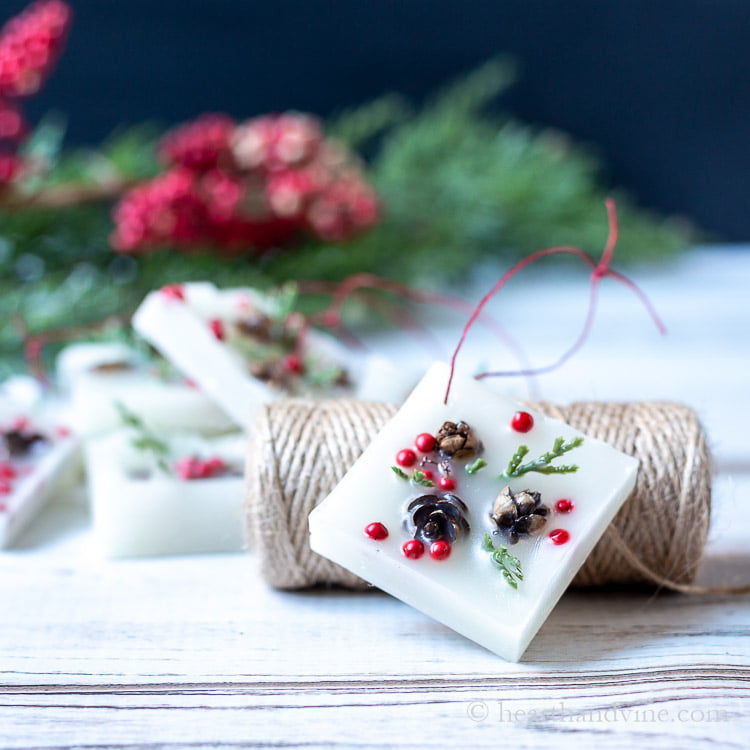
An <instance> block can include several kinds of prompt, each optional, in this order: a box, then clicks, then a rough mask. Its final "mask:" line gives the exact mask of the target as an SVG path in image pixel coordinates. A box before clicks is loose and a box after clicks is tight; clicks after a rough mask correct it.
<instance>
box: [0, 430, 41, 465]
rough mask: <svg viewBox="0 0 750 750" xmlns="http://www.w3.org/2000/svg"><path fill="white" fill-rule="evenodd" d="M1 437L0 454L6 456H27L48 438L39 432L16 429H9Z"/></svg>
mask: <svg viewBox="0 0 750 750" xmlns="http://www.w3.org/2000/svg"><path fill="white" fill-rule="evenodd" d="M1 437H2V446H1V448H0V456H2V455H3V454H5V457H6V458H19V457H22V456H25V455H27V454H28V453H30V452H31V450H32V448H34V446H36V445H38V444H40V443H46V442H47V438H46V437H45V436H44V435H42V434H40V433H38V432H23V431H21V430H16V429H11V430H8V431H7V432H5V433H3V434H2V436H1Z"/></svg>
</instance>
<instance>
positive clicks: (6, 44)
mask: <svg viewBox="0 0 750 750" xmlns="http://www.w3.org/2000/svg"><path fill="white" fill-rule="evenodd" d="M71 15H72V13H71V9H70V6H68V4H67V3H65V2H63V0H37V2H35V3H32V4H31V5H29V6H28V7H27V8H26V9H25V10H24V11H22V12H21V13H20V14H19V15H17V16H14V17H13V18H11V19H10V20H9V21H8V22H7V23H6V24H5V25H4V26H3V27H2V29H0V150H1V152H0V186H2V185H3V184H6V183H8V182H11V181H12V180H14V179H16V178H17V177H18V176H19V174H21V171H22V167H23V161H22V159H21V158H20V157H18V156H16V155H14V154H13V153H12V151H13V149H14V148H15V147H16V146H17V144H18V143H19V142H20V141H21V140H22V139H23V137H24V136H25V135H26V132H27V130H28V129H27V126H26V122H25V120H24V117H23V113H22V111H21V107H20V105H19V104H18V102H17V101H16V100H17V99H19V98H22V97H26V96H31V95H33V94H36V93H37V91H39V89H40V88H41V86H42V84H43V83H44V81H45V80H46V79H47V77H48V76H49V74H50V73H51V72H52V69H53V67H54V65H55V63H56V62H57V58H58V57H59V56H60V52H61V51H62V48H63V45H64V43H65V37H66V36H67V33H68V28H69V26H70V19H71Z"/></svg>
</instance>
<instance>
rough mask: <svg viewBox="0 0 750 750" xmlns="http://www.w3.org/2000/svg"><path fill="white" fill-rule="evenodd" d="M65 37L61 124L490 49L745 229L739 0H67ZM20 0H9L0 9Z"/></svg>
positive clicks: (452, 59)
mask: <svg viewBox="0 0 750 750" xmlns="http://www.w3.org/2000/svg"><path fill="white" fill-rule="evenodd" d="M72 5H73V7H74V10H75V12H76V18H75V22H74V27H73V32H72V35H71V38H70V40H69V45H68V49H67V51H66V54H65V56H64V58H63V60H62V61H61V64H60V67H59V69H58V70H57V72H56V73H55V75H54V77H53V78H52V79H51V80H50V81H49V83H48V84H47V86H46V88H45V89H44V92H43V93H42V94H41V95H40V96H38V97H37V98H36V99H34V100H33V102H30V103H29V114H30V116H31V117H32V118H36V117H38V116H40V115H41V114H42V113H43V112H45V111H47V110H49V109H51V108H59V109H60V110H62V111H64V112H66V113H67V114H68V116H69V126H70V130H69V140H70V141H71V142H73V143H93V142H96V141H98V140H99V139H101V138H102V137H104V136H105V135H106V134H107V133H108V132H110V131H111V130H112V129H113V128H115V127H116V126H117V125H118V124H121V123H136V122H139V121H142V120H145V119H156V120H158V121H160V122H162V123H165V124H166V123H173V122H177V121H180V120H184V119H188V118H191V117H193V116H195V115H196V114H198V113H199V112H202V111H206V110H225V111H228V112H230V113H232V114H234V115H237V116H248V115H252V114H257V113H260V112H265V111H270V110H283V109H288V108H296V109H302V110H310V111H313V112H317V113H320V114H323V115H325V114H328V113H330V112H332V111H334V110H335V109H337V108H339V107H342V106H344V105H352V104H356V103H358V102H362V101H365V100H367V99H369V98H372V97H374V96H376V95H378V94H380V93H382V92H385V91H387V90H397V91H401V92H403V93H405V94H408V95H410V96H412V97H415V98H419V97H421V96H423V95H425V94H426V93H428V92H430V91H431V90H433V89H434V88H435V87H437V86H439V85H440V84H441V83H443V82H444V81H445V80H446V79H448V78H450V77H452V76H454V75H456V74H459V73H461V72H463V71H465V70H467V69H469V68H472V67H473V66H475V65H477V64H478V63H480V62H482V61H484V60H485V59H487V58H488V57H490V56H492V55H495V54H497V53H500V52H502V53H509V54H511V55H513V56H515V57H516V59H517V60H518V62H519V63H520V71H519V74H520V77H519V82H518V83H517V84H516V85H515V87H514V88H513V89H512V91H511V92H510V93H509V95H508V96H507V97H506V98H505V100H504V105H505V106H506V107H507V108H508V109H510V110H512V111H513V112H514V113H515V114H517V115H518V116H520V117H522V118H524V119H526V120H529V121H531V122H535V123H539V124H542V125H554V126H557V127H559V128H562V129H564V130H566V131H568V132H570V133H572V134H573V135H574V136H576V137H577V138H579V139H581V140H583V141H584V142H587V143H589V144H592V145H594V146H595V147H596V148H597V149H598V151H599V153H600V154H601V155H603V156H604V158H605V159H606V161H607V162H608V164H609V165H610V167H611V171H610V175H609V177H611V179H612V180H613V181H616V182H618V183H621V184H624V185H625V186H626V187H628V188H629V189H630V190H631V191H632V192H633V193H634V194H635V195H636V196H637V197H638V198H639V199H640V201H641V202H642V203H644V204H646V205H649V206H651V207H653V208H658V209H661V210H664V211H669V212H677V213H682V214H685V215H688V216H692V217H693V218H694V219H695V220H696V221H697V222H698V223H699V224H701V225H702V226H703V227H704V228H705V229H706V230H709V231H712V232H716V233H717V234H718V236H719V237H721V238H722V239H725V240H750V210H748V208H749V204H750V190H748V182H749V180H748V175H750V138H749V135H750V51H748V44H749V40H750V3H748V2H746V1H745V0H640V1H639V0H611V1H607V0H578V1H573V0H571V1H563V0H547V1H544V0H525V1H520V0H519V1H501V0H497V1H496V2H492V1H491V0H487V1H485V2H480V0H463V1H462V2H444V1H440V0H402V1H401V2H399V1H397V0H371V1H370V2H362V1H357V0H349V1H346V0H320V1H316V0H299V1H293V0H277V1H276V2H273V1H272V0H267V1H266V2H256V1H255V0H244V1H243V0H73V2H72ZM23 6H24V3H23V2H21V1H19V0H0V8H2V11H3V13H2V15H3V16H8V15H10V14H11V13H13V12H16V11H18V10H20V9H21V8H22V7H23Z"/></svg>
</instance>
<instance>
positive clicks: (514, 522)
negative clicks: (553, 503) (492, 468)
mask: <svg viewBox="0 0 750 750" xmlns="http://www.w3.org/2000/svg"><path fill="white" fill-rule="evenodd" d="M548 513H549V508H548V507H547V506H546V505H543V504H542V496H541V494H540V493H539V492H532V491H531V490H521V491H520V492H516V493H513V492H511V489H510V487H504V488H503V489H502V490H501V492H500V494H499V495H498V496H497V498H496V499H495V505H494V507H493V509H492V513H491V514H490V517H491V518H492V520H493V521H494V522H495V523H496V524H497V527H498V528H499V529H500V530H501V531H503V532H504V533H505V534H506V535H507V537H508V541H509V542H510V543H511V544H515V543H516V542H517V541H518V539H519V537H522V536H534V535H535V534H538V533H539V532H540V531H541V530H542V529H543V528H544V526H545V524H546V523H547V514H548Z"/></svg>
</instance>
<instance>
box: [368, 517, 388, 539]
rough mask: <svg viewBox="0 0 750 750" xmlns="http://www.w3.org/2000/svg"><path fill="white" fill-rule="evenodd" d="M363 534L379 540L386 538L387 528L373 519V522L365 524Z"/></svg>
mask: <svg viewBox="0 0 750 750" xmlns="http://www.w3.org/2000/svg"><path fill="white" fill-rule="evenodd" d="M365 536H369V537H370V539H374V540H375V541H376V542H379V541H381V540H383V539H387V538H388V529H386V527H385V526H383V524H382V523H380V522H378V521H375V523H368V524H367V526H365Z"/></svg>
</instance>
